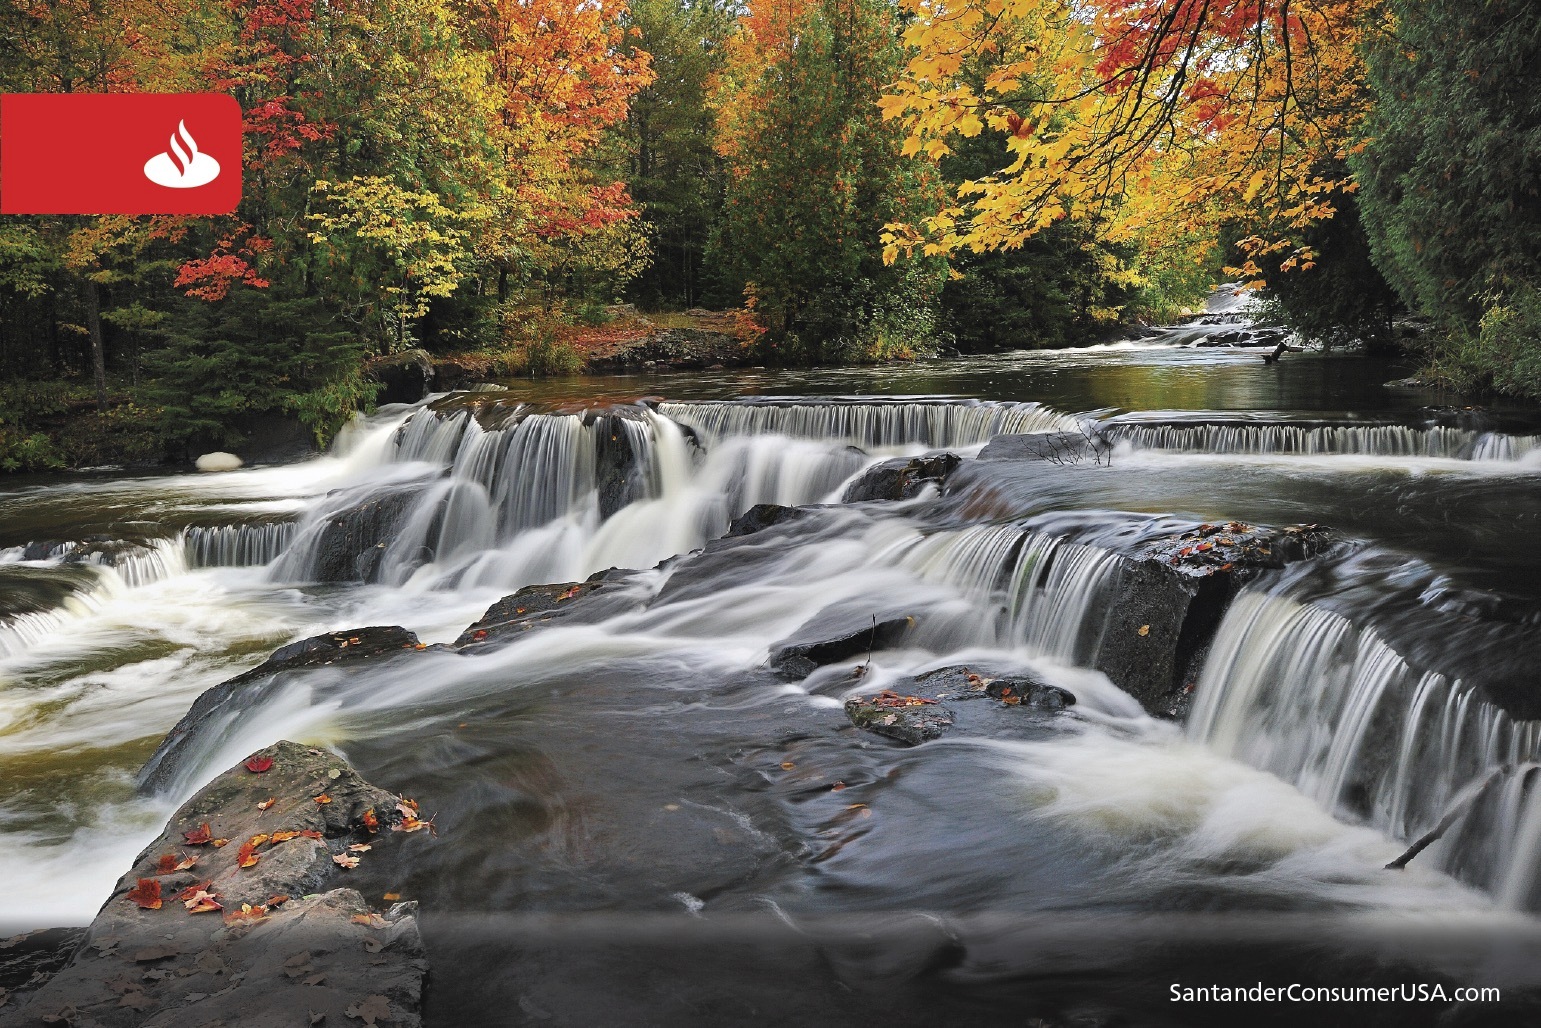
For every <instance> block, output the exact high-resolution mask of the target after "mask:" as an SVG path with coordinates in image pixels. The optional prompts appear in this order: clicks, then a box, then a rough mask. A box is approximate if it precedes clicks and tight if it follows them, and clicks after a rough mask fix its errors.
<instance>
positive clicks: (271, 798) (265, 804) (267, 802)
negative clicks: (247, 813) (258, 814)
mask: <svg viewBox="0 0 1541 1028" xmlns="http://www.w3.org/2000/svg"><path fill="white" fill-rule="evenodd" d="M277 802H278V799H277V797H274V796H269V797H268V798H267V799H265V800H263V801H262V802H261V803H259V804H257V809H258V810H266V809H268V808H269V807H271V806H272V805H273V804H275V803H277Z"/></svg>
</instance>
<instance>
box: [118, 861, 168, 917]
mask: <svg viewBox="0 0 1541 1028" xmlns="http://www.w3.org/2000/svg"><path fill="white" fill-rule="evenodd" d="M167 856H170V854H167ZM124 898H125V899H128V900H130V901H132V902H134V903H137V904H139V909H141V910H159V909H160V908H161V883H160V882H159V881H158V880H156V879H154V878H141V879H139V884H138V885H136V886H134V888H132V889H130V890H129V891H128V894H127V895H126V896H125V897H124Z"/></svg>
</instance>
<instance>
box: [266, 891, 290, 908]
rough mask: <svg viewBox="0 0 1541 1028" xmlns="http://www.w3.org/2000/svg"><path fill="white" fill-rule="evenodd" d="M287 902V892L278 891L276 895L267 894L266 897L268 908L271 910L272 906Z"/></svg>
mask: <svg viewBox="0 0 1541 1028" xmlns="http://www.w3.org/2000/svg"><path fill="white" fill-rule="evenodd" d="M288 902H289V894H288V893H280V894H279V895H277V896H269V897H268V909H270V910H271V909H272V908H273V907H281V906H283V905H284V904H285V903H288Z"/></svg>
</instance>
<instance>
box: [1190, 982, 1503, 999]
mask: <svg viewBox="0 0 1541 1028" xmlns="http://www.w3.org/2000/svg"><path fill="white" fill-rule="evenodd" d="M1170 988H1171V993H1172V1002H1173V1003H1498V1002H1500V1000H1501V998H1502V997H1501V996H1500V995H1499V990H1498V989H1496V988H1478V987H1472V986H1445V985H1423V984H1404V985H1379V986H1370V985H1301V984H1298V983H1297V984H1294V985H1263V984H1262V983H1258V984H1257V985H1244V986H1234V985H1199V986H1189V985H1178V984H1175V983H1174V984H1173V985H1172V986H1171V987H1170Z"/></svg>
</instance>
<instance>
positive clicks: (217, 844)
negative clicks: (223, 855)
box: [209, 839, 230, 849]
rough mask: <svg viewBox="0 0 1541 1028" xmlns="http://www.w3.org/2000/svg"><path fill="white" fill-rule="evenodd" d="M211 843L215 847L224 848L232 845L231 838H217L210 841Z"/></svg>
mask: <svg viewBox="0 0 1541 1028" xmlns="http://www.w3.org/2000/svg"><path fill="white" fill-rule="evenodd" d="M209 845H210V846H213V847H214V848H215V849H222V848H224V847H226V846H228V845H230V840H229V839H215V840H214V841H213V842H211V843H209Z"/></svg>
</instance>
